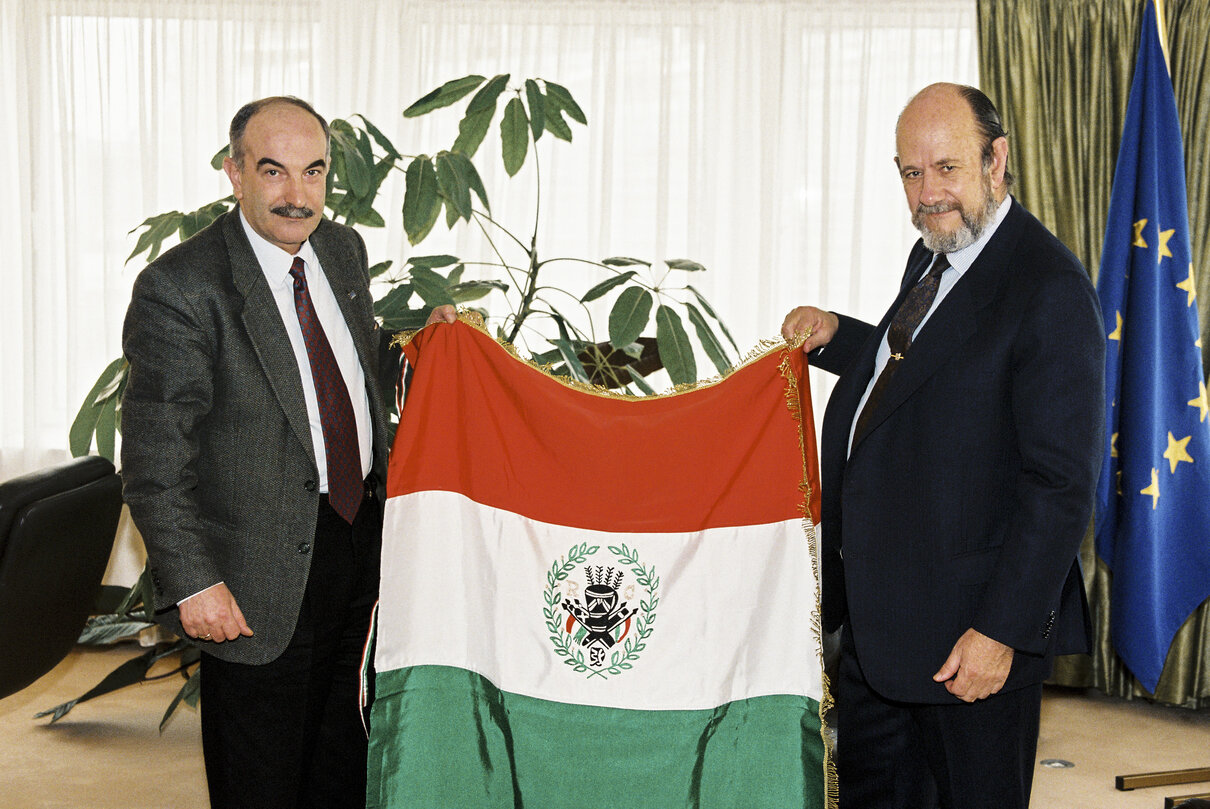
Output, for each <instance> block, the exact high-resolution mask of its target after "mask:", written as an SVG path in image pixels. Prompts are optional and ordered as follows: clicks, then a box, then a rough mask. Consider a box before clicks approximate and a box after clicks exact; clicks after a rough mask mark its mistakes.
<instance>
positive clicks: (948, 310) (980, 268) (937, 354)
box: [853, 200, 1023, 450]
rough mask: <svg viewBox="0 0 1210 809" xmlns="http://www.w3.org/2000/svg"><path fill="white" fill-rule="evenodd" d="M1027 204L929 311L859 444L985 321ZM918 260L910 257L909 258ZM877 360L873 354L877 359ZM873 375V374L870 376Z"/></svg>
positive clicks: (857, 437)
mask: <svg viewBox="0 0 1210 809" xmlns="http://www.w3.org/2000/svg"><path fill="white" fill-rule="evenodd" d="M1022 210H1023V209H1022V208H1021V207H1020V205H1018V203H1017V201H1016V200H1013V202H1012V207H1011V208H1010V209H1009V212H1008V215H1007V216H1006V217H1005V218H1004V221H1003V222H1001V223H1000V227H999V228H997V229H996V232H995V234H994V235H993V236H992V238H991V240H990V241H988V243H987V244H986V245H985V246H984V248H983V250H982V251H981V252H980V253H979V257H978V258H977V259H975V263H974V264H972V265H971V267H970V269H969V270H967V271H966V273H964V274H963V276H962V278H961V279H960V280H959V281H958V283H957V284H955V285H954V287H953V289H951V290H950V291H949V293H948V294H947V295H946V296H945V298H944V299H943V300H942V301H941V303H940V304H938V305H937V309H936V310H935V311H934V312H933V313H932V315H930V316H929V319H928V321H927V322H926V323H925V325H924V328H922V329H921V330H920V335H919V336H918V337H917V338H916V340H915V341H914V342H913V343H912V347H911V348H910V349H909V350H908V352H907V354H906V356H905V357H904V359H903V362H902V364H901V365H900V366H899V368H898V370H897V371H896V372H895V376H894V377H893V378H892V379H891V383H890V385H889V386H888V387H887V389H886V392H885V394H884V395H883V397H882V400H881V401H880V402H879V403H878V408H877V409H876V410H875V411H874V413H873V416H872V417H871V419H870V421H869V426H868V428H867V430H866V432H865V433H864V434H862V435H855V436H853V449H854V450H856V449H857V445H858V443H860V441H861V440H862V439H864V438H865V436H866V435H868V434H869V433H870V432H871V431H873V430H874V428H876V427H877V426H878V425H879V424H881V423H882V422H883V421H885V420H886V419H887V418H888V417H889V416H890V415H891V414H892V413H894V412H895V410H897V409H898V408H899V407H900V406H902V405H903V403H904V402H906V401H907V400H908V399H909V398H910V397H911V396H912V395H913V394H914V393H915V392H916V391H917V390H919V388H920V386H921V385H923V384H924V383H925V382H926V381H927V380H928V379H929V378H930V377H931V376H932V375H933V374H935V373H936V372H937V370H938V369H940V368H941V367H942V366H943V365H945V363H946V362H947V361H948V360H949V359H950V358H951V357H952V356H953V355H954V354H955V353H956V352H958V351H960V350H961V349H962V346H963V344H964V343H966V342H967V341H968V340H969V339H970V338H971V336H972V335H973V334H974V333H975V332H976V331H977V329H978V327H979V312H980V310H982V309H983V308H984V307H986V306H987V305H988V304H990V303H992V302H993V301H994V300H995V299H996V296H997V290H998V289H999V287H1000V285H1001V283H1002V282H1003V280H1004V278H1005V274H1006V273H1007V272H1008V256H1009V255H1010V254H1011V253H1012V250H1013V246H1014V245H1015V244H1016V243H1017V240H1018V238H1019V236H1020V231H1021V227H1022V224H1023V219H1022V216H1021V214H1022ZM911 263H912V262H910V261H909V264H911ZM913 277H914V273H913V271H912V270H909V272H908V273H907V275H906V276H905V285H904V288H903V289H901V290H900V295H899V299H898V300H896V302H895V305H894V306H892V307H891V309H890V311H888V313H887V316H886V317H884V318H883V322H882V323H881V324H880V325H879V329H878V332H877V341H876V342H875V345H874V350H875V351H877V348H878V345H879V344H880V342H881V340H882V335H883V334H884V333H885V331H886V329H887V327H888V326H889V324H890V318H891V317H893V314H894V312H895V311H896V310H897V309H898V308H899V304H900V303H901V302H902V300H903V297H904V295H905V292H906V289H907V288H908V287H909V286H910V285H911V284H910V281H909V279H912V278H913ZM871 365H872V360H871ZM866 379H867V380H868V379H869V377H868V376H867V377H866Z"/></svg>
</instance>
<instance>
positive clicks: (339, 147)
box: [332, 120, 373, 197]
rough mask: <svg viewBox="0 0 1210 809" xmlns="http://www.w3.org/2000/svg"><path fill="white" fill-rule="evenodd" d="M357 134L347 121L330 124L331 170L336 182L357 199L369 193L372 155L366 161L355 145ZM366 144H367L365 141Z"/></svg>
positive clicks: (356, 144)
mask: <svg viewBox="0 0 1210 809" xmlns="http://www.w3.org/2000/svg"><path fill="white" fill-rule="evenodd" d="M357 141H358V137H357V132H356V131H355V130H354V129H353V127H352V126H350V125H349V124H348V122H347V121H340V120H336V121H333V122H332V168H333V169H334V170H336V171H337V173H338V175H339V176H338V178H337V179H338V180H340V181H343V182H344V184H345V185H346V187H347V188H348V189H349V190H350V191H352V192H353V194H355V195H356V196H357V197H364V196H365V195H366V194H368V193H370V170H371V166H372V165H373V155H371V156H370V159H369V160H368V161H367V160H366V156H365V153H364V152H363V151H362V149H361V147H360V146H359V145H358V143H357ZM366 142H367V144H368V143H369V141H368V139H367V141H366Z"/></svg>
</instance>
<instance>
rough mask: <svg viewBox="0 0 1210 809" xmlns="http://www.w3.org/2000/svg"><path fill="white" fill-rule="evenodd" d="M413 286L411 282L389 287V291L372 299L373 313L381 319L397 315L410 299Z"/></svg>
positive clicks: (404, 308)
mask: <svg viewBox="0 0 1210 809" xmlns="http://www.w3.org/2000/svg"><path fill="white" fill-rule="evenodd" d="M414 291H415V290H414V288H413V287H412V285H411V284H408V283H401V284H396V285H395V286H393V287H391V291H390V292H388V293H387V294H385V295H383V296H382V297H381V298H379V299H378V300H376V301H374V314H375V316H377V317H380V318H382V319H383V320H390V319H391V318H393V317H397V316H398V315H399V314H400V313H401V312H403V311H405V310H407V309H408V308H409V307H408V301H410V300H411V299H412V292H414Z"/></svg>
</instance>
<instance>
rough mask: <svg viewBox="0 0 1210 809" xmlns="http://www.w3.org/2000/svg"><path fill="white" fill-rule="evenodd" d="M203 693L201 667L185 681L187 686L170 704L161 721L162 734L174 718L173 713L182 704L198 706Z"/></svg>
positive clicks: (184, 686) (177, 693)
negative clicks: (169, 721)
mask: <svg viewBox="0 0 1210 809" xmlns="http://www.w3.org/2000/svg"><path fill="white" fill-rule="evenodd" d="M201 693H202V669H201V667H200V666H199V667H198V668H196V669H194V670H193V674H192V675H190V677H189V679H187V680H185V684H184V685H182V686H181V690H180V691H177V692H176V696H175V697H173V698H172V702H170V703H168V710H166V711H164V718H163V719H161V720H160V733H163V732H164V726H165V725H167V724H168V720H169V719H170V718H171V717H172V712H173V711H175V710H176V709H177V706H178V705H180V704H181V703H182V702H184V703H186V704H187V705H195V706H196V705H197V701H198V697H199V696H201Z"/></svg>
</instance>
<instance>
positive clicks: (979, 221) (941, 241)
mask: <svg viewBox="0 0 1210 809" xmlns="http://www.w3.org/2000/svg"><path fill="white" fill-rule="evenodd" d="M983 190H984V200H983V205H982V206H981V207H980V208H979V209H978V210H975V211H967V210H965V209H962V208H959V207H958V206H957V205H956V204H954V203H940V204H938V205H918V206H917V207H916V212H915V213H913V214H912V224H913V225H915V226H916V230H918V231H920V236H921V238H922V239H923V241H924V246H925V247H927V248H928V249H929V250H931V251H932V252H934V253H954V252H957V251H958V250H961V249H963V248H964V247H970V246H971V245H972V244H974V243H975V242H977V241H978V240H979V237H980V236H982V235H983V231H985V230H987V226H988V225H990V224H991V222H992V219H994V218H995V216H996V209H997V208H999V207H1000V204H999V203H998V202H996V198H995V197H994V196H992V193H991V187H990V184H989V183H987V182H986V180H985V182H984V185H983ZM952 210H957V211H958V215H959V216H961V217H962V225H961V226H960V227H959V228H958V229H957V230H955V231H953V232H952V233H934V232H933V231H931V230H929V229H928V227H927V226H926V225H925V224H924V215H925V214H930V213H944V212H946V211H952Z"/></svg>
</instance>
